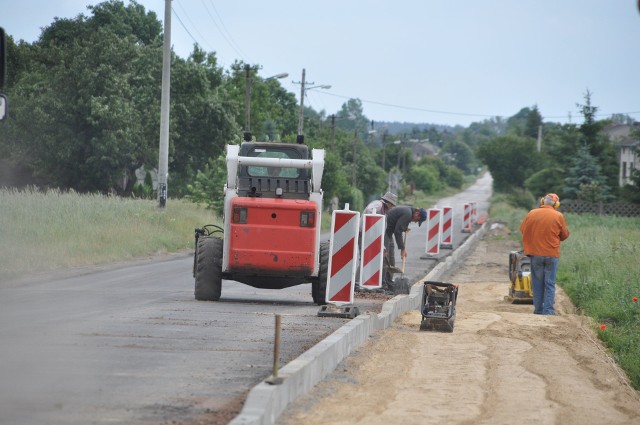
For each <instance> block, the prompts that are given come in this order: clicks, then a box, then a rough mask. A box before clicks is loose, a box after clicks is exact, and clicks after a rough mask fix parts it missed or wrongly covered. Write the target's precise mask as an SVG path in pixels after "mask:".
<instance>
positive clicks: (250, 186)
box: [238, 142, 311, 199]
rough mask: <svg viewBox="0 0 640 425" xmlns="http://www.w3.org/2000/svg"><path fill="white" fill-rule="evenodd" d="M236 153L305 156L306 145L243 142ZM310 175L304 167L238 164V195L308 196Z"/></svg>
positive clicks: (305, 158)
mask: <svg viewBox="0 0 640 425" xmlns="http://www.w3.org/2000/svg"><path fill="white" fill-rule="evenodd" d="M240 156H242V157H254V158H274V159H282V160H287V159H301V160H307V159H309V148H308V147H307V146H306V145H293V144H285V143H254V142H244V143H242V145H241V147H240ZM310 180H311V175H310V171H309V170H308V169H304V168H293V167H279V166H276V165H273V166H256V165H241V166H240V169H239V173H238V196H241V197H263V198H284V199H308V198H309V191H310Z"/></svg>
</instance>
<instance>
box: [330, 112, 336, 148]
mask: <svg viewBox="0 0 640 425" xmlns="http://www.w3.org/2000/svg"><path fill="white" fill-rule="evenodd" d="M335 147H336V114H332V115H331V148H335Z"/></svg>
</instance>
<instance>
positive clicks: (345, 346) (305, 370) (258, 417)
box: [229, 223, 487, 425]
mask: <svg viewBox="0 0 640 425" xmlns="http://www.w3.org/2000/svg"><path fill="white" fill-rule="evenodd" d="M486 228H487V223H484V224H483V225H482V226H481V227H480V228H479V229H477V230H476V231H475V232H474V233H473V234H472V235H471V236H469V237H468V238H467V239H466V240H465V242H464V243H463V244H462V245H460V246H459V247H458V248H457V249H455V250H454V251H453V252H452V253H451V254H450V255H449V256H447V257H446V259H445V261H442V262H440V263H438V264H437V265H436V266H435V267H434V268H433V270H431V271H430V272H429V273H428V274H427V275H426V276H425V277H424V278H422V279H420V280H419V281H418V282H417V283H416V284H414V285H413V286H412V287H411V291H410V293H409V295H397V296H395V297H394V298H392V299H390V300H389V301H387V302H385V303H384V304H383V305H382V311H381V312H380V313H379V314H375V313H373V314H363V315H360V316H357V317H356V318H354V319H353V320H351V321H349V322H348V323H347V324H345V325H344V326H342V327H341V328H340V329H338V330H337V331H335V332H334V333H332V334H331V335H329V336H328V337H326V338H325V339H323V340H322V341H320V342H319V343H318V344H316V345H314V346H313V347H312V348H311V349H309V350H307V351H306V352H304V353H303V354H302V355H300V356H299V357H298V358H296V359H295V360H293V361H291V362H289V363H288V364H287V365H285V366H284V367H282V369H280V371H279V373H278V377H279V378H282V379H283V382H282V384H280V385H272V384H269V383H267V382H261V383H259V384H258V385H256V386H255V387H253V389H251V391H250V392H249V396H248V397H247V400H246V402H245V404H244V408H243V409H242V411H241V412H240V414H238V416H236V417H235V418H234V419H233V420H232V421H231V422H229V425H249V424H251V425H272V424H274V423H275V421H276V419H277V418H278V417H279V416H280V415H281V414H282V412H284V411H285V410H286V408H287V406H288V405H289V403H291V402H292V401H294V400H295V399H296V398H298V397H300V396H302V395H304V394H306V393H308V392H309V391H310V390H311V389H312V388H313V387H314V386H315V385H316V384H317V383H318V382H320V381H322V380H323V379H324V378H326V377H327V376H328V375H329V374H330V373H331V372H333V371H334V370H335V368H336V367H337V366H338V364H339V363H340V362H341V361H342V360H344V358H345V357H347V356H348V355H349V354H351V353H352V352H353V351H354V350H356V349H357V348H359V347H361V346H363V345H364V344H365V342H366V341H367V339H368V338H369V337H370V336H371V335H372V334H373V333H374V332H375V331H378V330H381V329H386V328H388V327H389V326H391V324H392V323H393V322H394V321H395V320H396V319H397V318H398V317H399V316H401V315H402V314H404V313H406V312H407V311H409V310H415V309H418V308H419V307H420V304H421V303H422V283H421V282H423V281H425V280H434V281H438V280H440V279H441V278H442V276H443V275H444V274H445V272H447V271H449V270H450V269H451V268H452V267H454V266H455V265H456V264H457V263H458V262H459V261H461V260H463V259H464V258H465V257H466V256H467V255H468V254H469V251H470V250H471V249H472V248H473V247H475V245H476V244H477V242H478V241H479V239H480V238H481V237H482V236H483V235H484V233H485V232H486Z"/></svg>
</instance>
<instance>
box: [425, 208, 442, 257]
mask: <svg viewBox="0 0 640 425" xmlns="http://www.w3.org/2000/svg"><path fill="white" fill-rule="evenodd" d="M441 213H442V210H440V209H439V208H430V209H429V210H428V211H427V250H426V254H428V255H438V254H439V253H440V217H441Z"/></svg>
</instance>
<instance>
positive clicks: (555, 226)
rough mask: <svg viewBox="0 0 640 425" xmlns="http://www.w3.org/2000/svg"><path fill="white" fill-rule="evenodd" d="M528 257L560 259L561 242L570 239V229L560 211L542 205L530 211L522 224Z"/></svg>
mask: <svg viewBox="0 0 640 425" xmlns="http://www.w3.org/2000/svg"><path fill="white" fill-rule="evenodd" d="M520 232H521V233H522V245H523V247H524V253H525V254H526V255H535V256H541V257H557V258H560V242H561V241H563V240H565V239H567V238H568V237H569V228H568V227H567V222H566V221H565V219H564V215H562V213H561V212H560V211H556V210H555V209H554V208H553V207H552V206H551V205H542V206H541V207H539V208H536V209H534V210H531V211H529V213H528V214H527V215H526V216H525V218H524V220H522V223H521V224H520Z"/></svg>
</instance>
